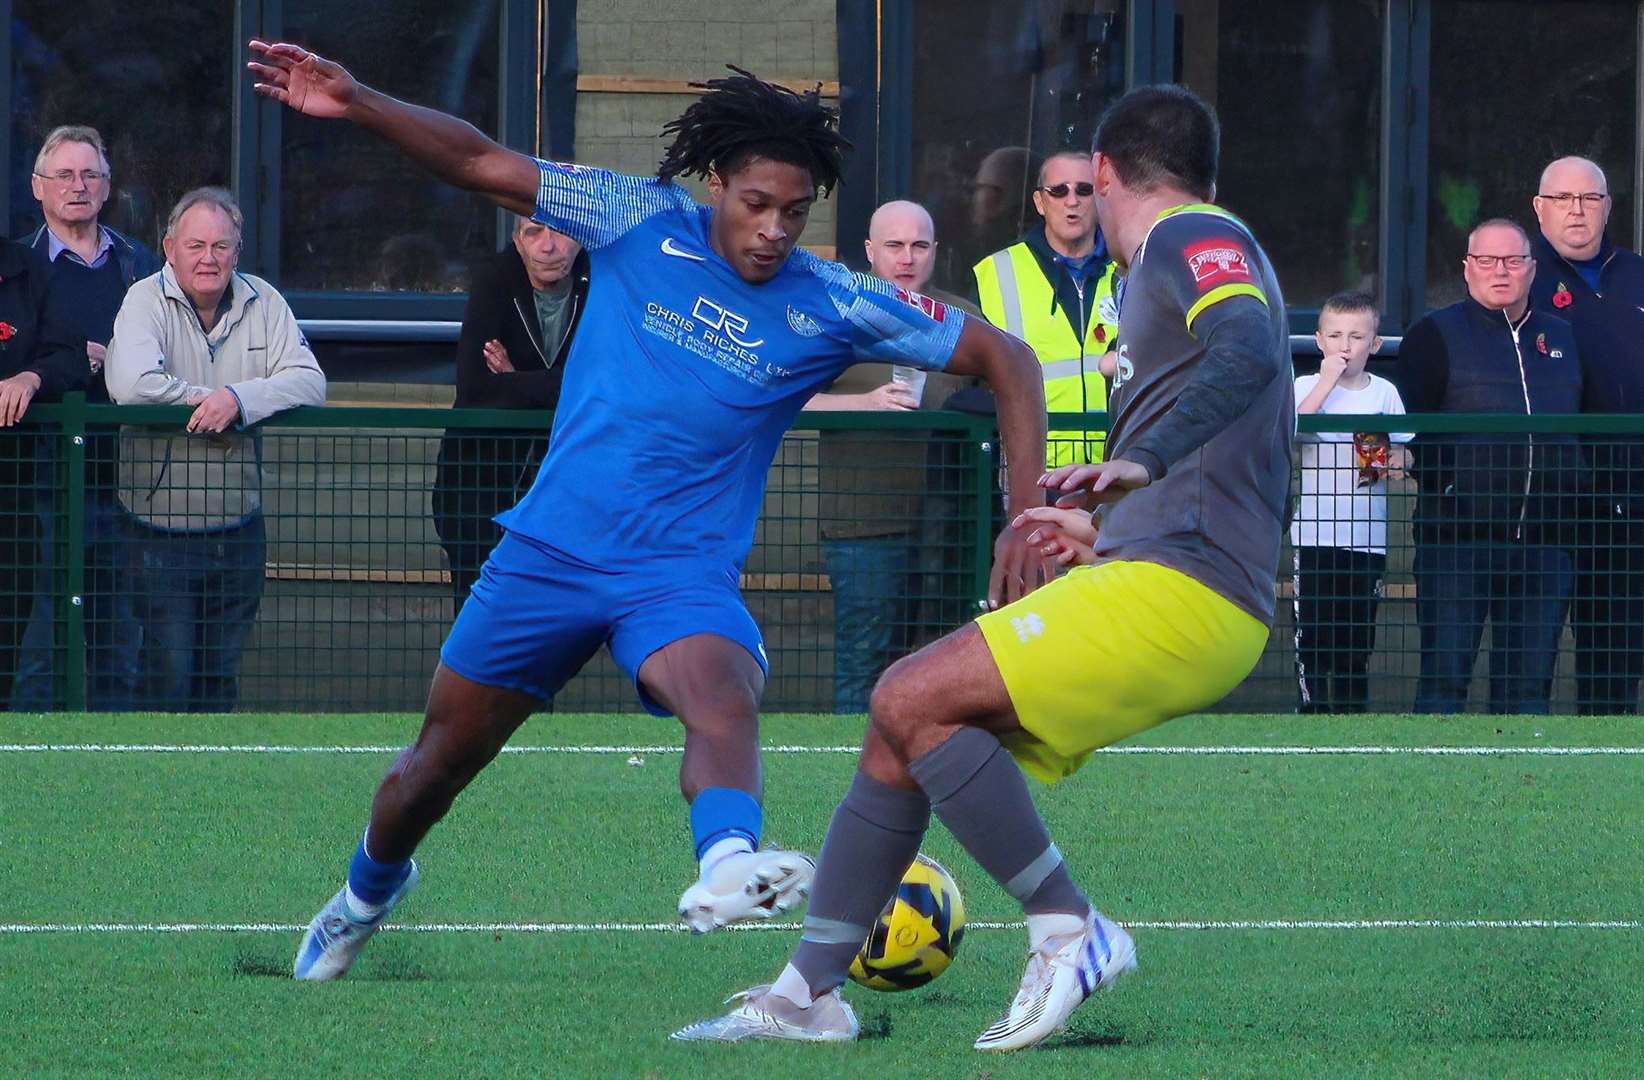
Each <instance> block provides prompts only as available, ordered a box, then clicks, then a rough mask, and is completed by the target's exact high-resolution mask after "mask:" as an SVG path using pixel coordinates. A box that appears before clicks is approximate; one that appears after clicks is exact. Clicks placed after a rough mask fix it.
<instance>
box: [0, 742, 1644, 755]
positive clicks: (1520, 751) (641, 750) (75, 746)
mask: <svg viewBox="0 0 1644 1080" xmlns="http://www.w3.org/2000/svg"><path fill="white" fill-rule="evenodd" d="M403 749H404V747H403V746H267V745H240V744H209V745H194V744H184V743H0V753H4V754H397V753H399V752H400V751H401V750H403ZM682 749H683V747H680V746H505V747H503V748H502V752H503V753H504V754H628V755H634V754H678V753H680V752H681V750H682ZM763 749H764V752H765V753H767V754H855V753H858V752H860V750H861V747H860V746H857V745H848V746H786V745H783V746H767V747H764V748H763ZM1096 752H1097V753H1098V754H1115V755H1138V754H1140V755H1175V756H1187V757H1240V756H1242V757H1307V756H1313V757H1320V756H1322V757H1345V756H1355V755H1356V756H1382V757H1635V756H1639V755H1644V746H1108V747H1103V748H1102V749H1100V750H1098V751H1096Z"/></svg>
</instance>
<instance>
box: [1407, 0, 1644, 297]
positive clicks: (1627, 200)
mask: <svg viewBox="0 0 1644 1080" xmlns="http://www.w3.org/2000/svg"><path fill="white" fill-rule="evenodd" d="M1637 34H1638V5H1637V4H1633V3H1615V2H1610V3H1601V2H1581V0H1562V2H1560V3H1557V4H1546V3H1537V2H1530V0H1520V2H1512V3H1495V2H1492V3H1482V2H1456V3H1445V4H1435V5H1434V6H1433V58H1434V59H1433V110H1432V138H1431V142H1430V145H1429V148H1428V159H1429V163H1430V164H1429V170H1428V176H1429V196H1428V204H1427V303H1428V304H1429V305H1430V306H1432V307H1440V306H1442V305H1444V304H1448V303H1452V302H1453V301H1455V300H1458V299H1460V298H1461V297H1462V296H1465V295H1466V291H1467V290H1466V285H1464V284H1463V282H1462V279H1461V258H1462V255H1463V254H1464V253H1465V252H1466V244H1467V234H1468V232H1469V231H1471V229H1472V227H1473V226H1474V225H1476V224H1477V223H1478V222H1480V221H1482V220H1483V219H1485V218H1492V217H1510V218H1512V219H1513V220H1515V221H1517V222H1519V223H1520V224H1522V225H1524V226H1525V227H1526V228H1530V229H1533V228H1535V227H1536V225H1535V213H1534V211H1533V210H1532V209H1531V206H1530V199H1531V197H1532V196H1534V195H1535V193H1536V181H1537V180H1539V179H1540V177H1541V170H1542V168H1543V167H1544V166H1545V165H1546V164H1547V163H1548V162H1549V161H1551V160H1553V159H1554V158H1556V157H1561V156H1563V155H1565V154H1580V155H1582V156H1583V157H1589V158H1592V159H1593V160H1594V161H1596V162H1598V164H1599V166H1600V167H1602V168H1603V169H1604V172H1605V175H1606V176H1607V177H1608V179H1609V181H1610V194H1611V195H1612V196H1613V198H1612V200H1611V204H1610V205H1611V207H1612V211H1611V215H1610V230H1609V232H1610V236H1611V237H1612V238H1613V239H1615V240H1616V241H1617V242H1619V243H1622V244H1627V243H1629V242H1630V238H1631V236H1632V229H1633V178H1632V164H1633V147H1634V146H1635V142H1634V140H1635V138H1636V134H1635V132H1634V128H1633V125H1634V124H1635V123H1636V120H1637V113H1636V109H1635V101H1634V98H1635V94H1636V87H1637V81H1636V80H1637V75H1638V50H1637V49H1636V48H1635V47H1634V44H1633V43H1634V41H1635V40H1636V38H1637ZM1441 57H1454V58H1456V60H1455V62H1451V63H1446V62H1443V61H1442V60H1441V59H1440V58H1441Z"/></svg>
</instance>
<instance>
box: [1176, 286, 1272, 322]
mask: <svg viewBox="0 0 1644 1080" xmlns="http://www.w3.org/2000/svg"><path fill="white" fill-rule="evenodd" d="M1235 296H1254V297H1255V298H1256V299H1257V300H1260V301H1261V302H1262V306H1263V307H1267V306H1268V305H1267V296H1266V295H1265V294H1264V293H1263V292H1262V291H1261V290H1260V289H1258V288H1256V286H1254V285H1218V286H1216V287H1215V288H1214V289H1211V290H1210V291H1209V292H1207V293H1205V294H1204V295H1203V296H1201V297H1199V299H1198V300H1197V301H1195V302H1194V304H1193V306H1192V307H1190V308H1188V309H1187V332H1188V333H1190V334H1191V333H1192V332H1193V320H1194V319H1197V318H1198V317H1199V316H1200V315H1201V314H1202V313H1203V312H1204V309H1205V308H1207V307H1210V306H1212V305H1213V304H1219V303H1221V302H1222V301H1223V300H1227V299H1231V298H1232V297H1235Z"/></svg>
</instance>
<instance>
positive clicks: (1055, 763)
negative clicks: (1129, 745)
mask: <svg viewBox="0 0 1644 1080" xmlns="http://www.w3.org/2000/svg"><path fill="white" fill-rule="evenodd" d="M976 624H977V626H978V627H979V628H980V629H981V631H982V637H983V638H984V639H986V641H987V643H988V651H989V652H991V653H992V654H993V660H994V663H996V664H998V665H999V673H1000V675H1002V676H1003V677H1004V681H1005V689H1006V690H1007V691H1008V692H1009V694H1010V700H1011V704H1012V705H1014V706H1015V707H1016V715H1017V718H1018V720H1020V722H1021V725H1022V728H1023V731H1022V732H1021V733H1020V734H1016V735H1010V736H1006V737H1005V738H1004V739H1003V740H1002V741H1003V742H1004V744H1005V747H1006V749H1008V750H1009V751H1010V752H1011V753H1012V754H1014V755H1015V756H1016V760H1017V762H1018V763H1019V764H1020V765H1021V766H1022V768H1023V769H1024V770H1025V771H1026V772H1028V773H1029V774H1031V775H1033V776H1036V777H1038V778H1039V779H1040V780H1043V781H1045V782H1046V783H1055V782H1056V781H1057V780H1060V779H1061V778H1062V777H1064V776H1069V775H1071V774H1072V773H1073V772H1074V771H1075V770H1077V769H1078V768H1079V766H1080V765H1082V764H1084V761H1085V758H1087V757H1089V756H1090V753H1091V751H1093V750H1096V749H1098V748H1100V747H1103V746H1107V745H1109V744H1111V743H1116V742H1118V741H1119V740H1120V739H1125V738H1129V737H1130V736H1131V735H1134V734H1136V733H1137V732H1138V731H1146V730H1147V729H1148V728H1150V727H1154V726H1155V725H1158V724H1162V723H1164V722H1165V721H1166V720H1172V719H1175V718H1176V717H1178V716H1185V715H1187V714H1188V713H1192V712H1197V711H1199V710H1200V709H1205V708H1208V707H1209V706H1211V705H1214V704H1215V703H1216V702H1218V701H1220V700H1221V699H1222V698H1224V697H1226V696H1227V695H1228V693H1230V692H1231V691H1232V690H1233V688H1234V687H1235V686H1238V685H1239V683H1240V682H1241V681H1242V680H1243V679H1244V677H1245V676H1246V675H1248V674H1250V671H1251V669H1252V668H1254V667H1255V666H1256V661H1257V659H1258V658H1260V656H1261V654H1262V649H1263V647H1264V646H1266V644H1267V627H1266V626H1264V625H1262V623H1261V621H1260V620H1259V619H1256V618H1255V617H1254V616H1252V615H1250V614H1249V613H1248V612H1246V611H1245V610H1244V609H1242V608H1240V607H1238V606H1237V605H1236V604H1234V603H1233V602H1232V601H1230V600H1228V599H1227V598H1226V597H1224V596H1222V595H1221V594H1220V593H1217V592H1216V591H1215V590H1213V589H1211V588H1209V587H1208V586H1206V585H1203V584H1201V583H1200V582H1198V581H1196V580H1194V579H1193V578H1191V577H1188V576H1187V575H1186V574H1183V573H1181V572H1180V571H1178V570H1172V569H1170V568H1169V567H1167V566H1160V565H1158V564H1157V563H1148V562H1110V563H1103V564H1101V565H1100V566H1081V567H1077V568H1075V569H1074V570H1073V571H1071V572H1070V573H1068V574H1066V575H1064V576H1063V577H1060V578H1058V579H1056V580H1055V581H1053V582H1051V583H1050V584H1049V585H1046V586H1044V587H1043V588H1041V589H1039V590H1037V591H1036V592H1033V593H1031V594H1029V595H1028V596H1025V597H1023V598H1022V599H1020V600H1018V601H1016V602H1015V603H1014V604H1008V605H1006V606H1005V607H1002V608H1000V609H999V610H998V611H991V612H988V613H987V614H986V615H982V616H980V617H979V618H978V619H977V620H976Z"/></svg>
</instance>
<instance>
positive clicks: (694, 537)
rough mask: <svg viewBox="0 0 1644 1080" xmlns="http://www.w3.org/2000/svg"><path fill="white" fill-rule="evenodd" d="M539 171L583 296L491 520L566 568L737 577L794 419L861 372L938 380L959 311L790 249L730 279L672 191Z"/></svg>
mask: <svg viewBox="0 0 1644 1080" xmlns="http://www.w3.org/2000/svg"><path fill="white" fill-rule="evenodd" d="M539 165H540V167H541V170H542V183H541V187H540V188H539V190H538V194H537V208H536V214H535V217H536V220H538V221H540V222H542V223H543V224H545V225H548V226H550V227H551V228H554V229H557V230H559V231H560V232H563V233H566V234H567V235H569V236H570V237H572V238H573V239H575V240H577V241H578V242H579V243H581V244H582V246H583V247H584V248H586V249H587V250H588V254H589V258H590V260H591V269H590V275H589V277H590V286H589V291H588V300H587V307H586V308H585V309H584V313H583V316H582V321H581V323H580V324H579V326H578V329H577V334H576V337H575V338H574V339H573V341H572V344H571V353H570V356H569V357H568V358H567V360H566V364H565V382H564V386H563V389H562V390H561V394H560V405H559V411H558V413H557V415H556V417H555V422H554V433H553V437H552V441H551V443H550V445H549V450H548V455H547V458H546V459H545V461H544V463H543V466H542V469H541V471H540V472H539V473H538V475H537V479H536V482H535V483H534V484H533V485H532V487H531V490H530V491H529V492H527V493H526V495H525V497H524V498H523V499H521V500H520V502H519V504H518V505H517V506H515V507H514V508H513V509H512V510H509V511H507V512H506V513H504V514H502V515H500V516H499V517H498V518H497V521H498V522H499V523H500V524H501V525H502V526H503V527H504V528H506V529H508V530H509V531H511V532H514V533H518V534H520V535H522V536H525V537H528V538H530V539H531V540H533V541H535V542H537V543H539V544H542V545H544V546H546V547H548V548H550V549H551V550H552V551H554V552H555V553H557V554H558V555H560V556H561V557H563V558H566V559H567V560H569V561H572V562H576V563H581V564H583V565H585V566H588V567H590V568H592V569H600V570H636V569H645V568H656V567H659V566H663V565H666V564H670V563H679V562H685V563H693V564H696V565H697V566H699V567H702V568H704V569H707V570H727V569H731V568H736V567H740V566H741V564H742V560H743V559H744V558H746V556H747V554H748V549H749V547H750V546H752V544H753V532H754V523H755V521H756V519H757V518H758V515H759V510H760V506H761V503H762V502H763V498H764V490H765V477H766V474H767V472H768V471H769V470H770V466H771V460H772V459H773V458H774V457H775V455H776V451H777V448H778V447H779V446H780V445H781V442H782V436H783V433H784V432H786V431H787V428H788V425H789V424H790V423H792V422H793V419H794V417H795V416H796V415H797V414H798V413H799V410H800V408H801V406H803V405H804V404H805V402H806V401H808V400H809V399H810V398H811V396H812V395H813V394H815V393H817V392H818V391H820V390H825V389H827V388H828V386H830V385H831V384H832V383H833V381H834V380H835V378H837V377H838V375H839V374H840V372H842V371H843V370H844V369H845V368H847V367H849V366H850V365H851V364H853V363H856V362H857V361H858V360H877V361H884V362H889V363H897V364H909V365H913V366H916V367H923V368H929V369H937V370H939V369H941V368H942V367H944V366H945V365H946V364H947V361H948V358H949V357H950V356H951V355H952V353H953V349H954V346H955V345H956V344H957V343H958V340H959V334H960V331H961V330H962V328H963V326H964V316H963V315H962V314H961V313H960V312H958V311H956V310H954V309H952V308H949V307H946V306H944V305H942V304H939V303H937V302H935V301H933V300H930V299H929V298H926V297H922V296H919V295H918V294H916V293H909V292H907V291H905V290H901V289H898V288H896V287H895V286H893V285H890V284H889V283H887V282H884V281H881V280H879V279H878V278H873V277H869V276H867V275H865V274H856V273H852V272H851V271H849V270H847V269H846V268H844V267H843V266H840V265H839V264H838V263H833V262H828V261H825V260H823V259H819V258H817V257H816V256H814V255H811V254H810V253H808V252H805V251H803V250H796V251H794V252H793V254H792V255H790V256H789V258H788V261H787V262H786V263H785V264H784V265H783V267H782V269H781V270H779V271H778V272H777V274H776V276H775V277H773V278H772V279H771V280H769V281H766V282H763V283H761V284H752V283H750V282H747V281H744V280H743V279H742V277H741V276H740V275H738V274H737V272H736V271H735V270H734V269H733V268H732V267H731V265H730V264H729V263H727V262H726V261H725V260H724V259H722V258H720V257H719V256H718V255H717V254H715V253H714V251H713V248H712V247H711V246H710V245H709V242H708V227H709V224H710V222H711V220H712V215H713V211H712V210H711V209H710V208H707V207H703V206H699V205H697V203H696V202H695V201H694V200H693V199H692V198H691V197H690V195H689V194H688V193H687V192H686V191H685V189H684V188H682V187H680V186H679V185H678V184H673V183H660V182H658V181H657V180H655V179H651V178H642V177H635V176H623V175H620V174H617V173H612V172H608V171H606V170H604V169H593V168H588V167H585V166H579V165H559V164H554V163H551V162H539ZM677 569H678V567H677V566H675V567H673V568H672V569H671V570H670V571H669V572H676V571H677Z"/></svg>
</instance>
